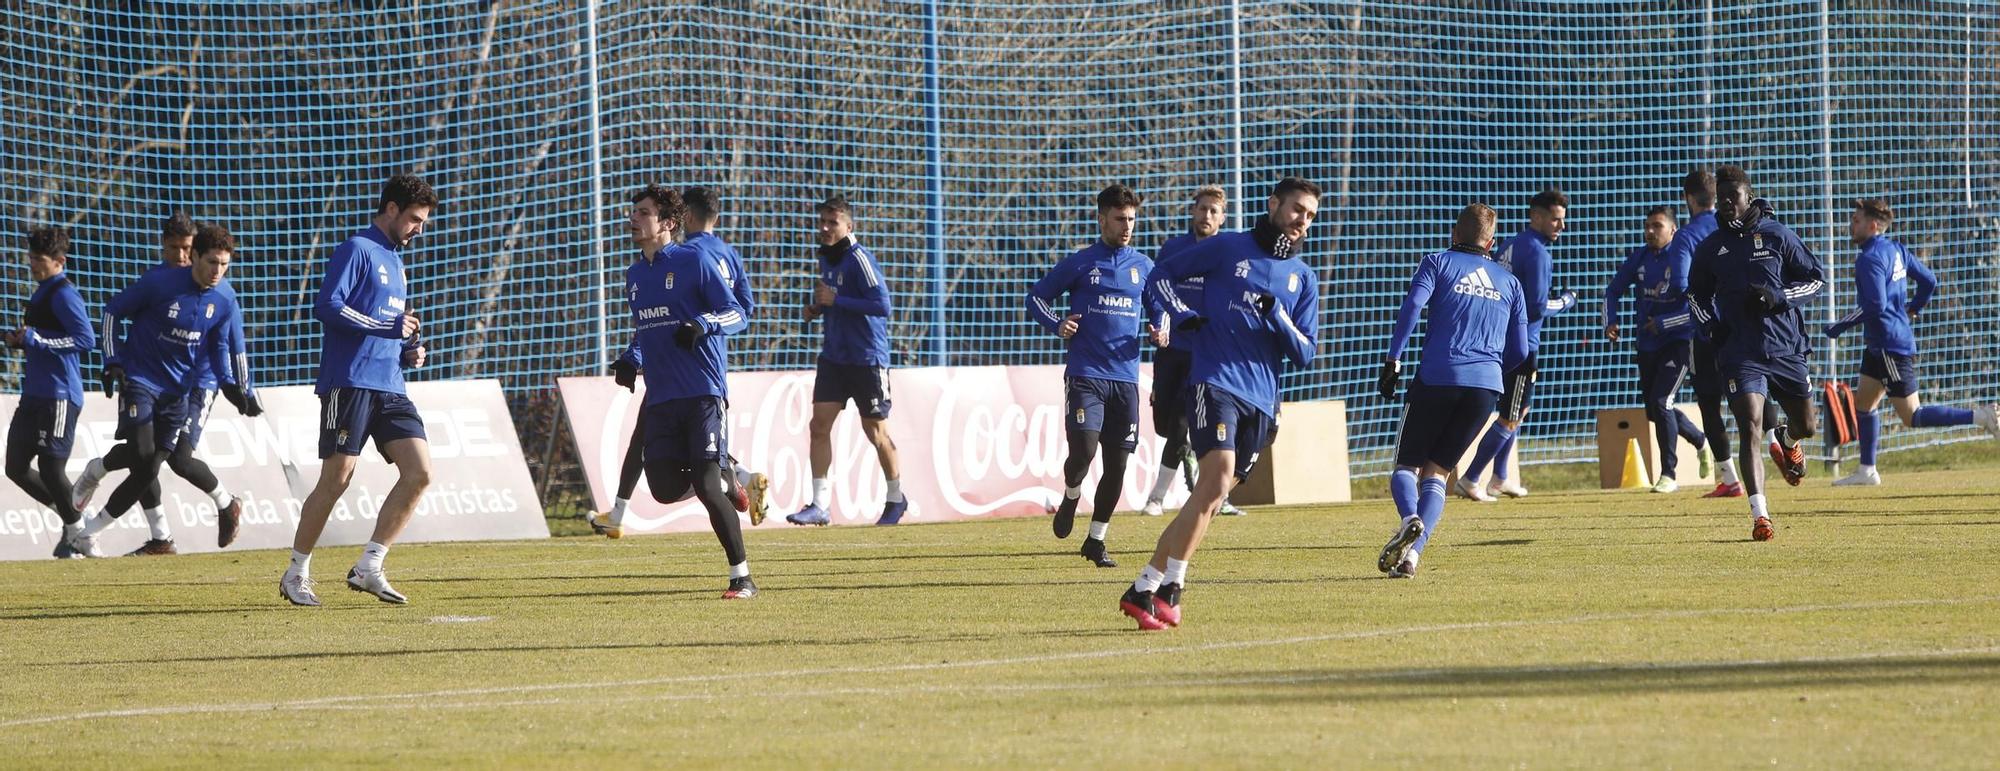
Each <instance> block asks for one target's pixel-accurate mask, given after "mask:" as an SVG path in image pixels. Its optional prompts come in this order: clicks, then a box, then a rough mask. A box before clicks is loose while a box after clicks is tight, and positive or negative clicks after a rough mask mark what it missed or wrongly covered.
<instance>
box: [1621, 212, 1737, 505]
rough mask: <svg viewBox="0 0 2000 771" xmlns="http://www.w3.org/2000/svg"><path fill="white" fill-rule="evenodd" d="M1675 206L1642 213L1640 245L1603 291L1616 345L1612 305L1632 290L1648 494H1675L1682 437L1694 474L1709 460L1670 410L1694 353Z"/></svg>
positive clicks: (1702, 443) (1685, 252) (1688, 425)
mask: <svg viewBox="0 0 2000 771" xmlns="http://www.w3.org/2000/svg"><path fill="white" fill-rule="evenodd" d="M1675 225H1676V222H1675V217H1674V207H1671V206H1657V207H1654V208H1653V210H1652V211H1649V212H1647V213H1646V223H1645V227H1644V233H1645V241H1646V243H1645V245H1644V246H1640V247H1638V248H1635V249H1633V250H1632V252H1631V253H1630V254H1628V255H1626V256H1625V262H1624V263H1623V264H1621V265H1619V266H1618V272H1617V273H1616V274H1615V275H1613V276H1612V278H1611V285H1610V286H1607V287H1605V288H1604V338H1605V339H1606V340H1610V341H1611V342H1614V343H1615V342H1618V338H1619V333H1618V300H1619V299H1620V298H1622V297H1624V296H1625V290H1627V289H1630V288H1632V287H1633V285H1634V284H1637V286H1638V293H1637V296H1635V297H1633V298H1632V326H1633V328H1634V329H1636V330H1637V331H1638V333H1637V334H1636V335H1634V336H1633V344H1634V346H1635V347H1636V348H1638V356H1637V357H1636V361H1635V363H1636V364H1637V365H1638V368H1639V398H1640V399H1641V400H1642V401H1643V402H1644V403H1645V405H1646V420H1648V421H1651V422H1652V424H1653V436H1654V440H1655V441H1656V442H1657V443H1658V444H1659V446H1660V479H1659V481H1657V482H1655V483H1654V484H1653V492H1656V493H1672V492H1675V491H1678V490H1680V483H1679V482H1677V481H1675V479H1674V474H1675V469H1677V468H1679V464H1680V440H1681V439H1686V440H1687V441H1689V442H1691V443H1693V444H1694V446H1695V450H1696V452H1697V453H1698V454H1699V455H1700V458H1701V465H1700V469H1701V470H1700V475H1701V476H1708V473H1709V470H1710V469H1709V467H1710V466H1711V465H1712V461H1711V460H1710V458H1709V454H1708V444H1707V442H1708V437H1706V436H1704V435H1702V433H1701V429H1699V428H1695V425H1694V421H1692V420H1688V419H1687V417H1686V416H1683V415H1682V414H1681V411H1680V410H1679V409H1677V408H1675V407H1674V395H1675V394H1677V393H1679V392H1680V390H1681V381H1682V380H1683V379H1685V378H1686V377H1687V372H1688V367H1689V365H1690V363H1691V362H1692V360H1693V356H1694V342H1693V338H1694V328H1695V324H1694V317H1693V316H1692V315H1690V314H1689V313H1688V309H1687V272H1688V262H1689V261H1690V260H1692V259H1693V257H1694V252H1693V250H1692V249H1690V248H1687V247H1686V242H1684V241H1682V240H1680V239H1678V238H1675V231H1676V230H1677V228H1676V227H1675Z"/></svg>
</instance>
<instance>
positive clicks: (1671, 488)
mask: <svg viewBox="0 0 2000 771" xmlns="http://www.w3.org/2000/svg"><path fill="white" fill-rule="evenodd" d="M1680 491H1681V483H1679V482H1676V481H1674V478H1673V477H1660V481H1659V483H1658V484H1655V485H1653V492H1656V493H1661V494H1666V493H1677V492H1680Z"/></svg>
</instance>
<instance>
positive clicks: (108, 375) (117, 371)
mask: <svg viewBox="0 0 2000 771" xmlns="http://www.w3.org/2000/svg"><path fill="white" fill-rule="evenodd" d="M97 384H98V385H101V386H103V387H104V395H105V396H109V397H111V398H113V399H116V398H118V389H120V388H123V387H124V386H125V368H124V367H121V366H119V365H117V364H106V365H104V370H103V371H101V372H99V373H97Z"/></svg>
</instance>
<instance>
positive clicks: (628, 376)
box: [611, 359, 639, 392]
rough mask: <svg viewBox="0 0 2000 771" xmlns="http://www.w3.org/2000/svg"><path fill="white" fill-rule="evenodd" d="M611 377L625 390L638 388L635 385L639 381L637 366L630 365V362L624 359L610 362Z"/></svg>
mask: <svg viewBox="0 0 2000 771" xmlns="http://www.w3.org/2000/svg"><path fill="white" fill-rule="evenodd" d="M611 379H612V381H613V382H616V383H617V384H618V385H620V386H623V387H624V388H625V390H627V391H633V392H637V391H638V390H639V389H638V388H636V387H635V386H636V385H637V384H638V382H639V368H638V367H634V366H632V362H629V361H626V360H624V359H619V360H617V361H614V362H611Z"/></svg>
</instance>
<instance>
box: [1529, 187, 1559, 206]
mask: <svg viewBox="0 0 2000 771" xmlns="http://www.w3.org/2000/svg"><path fill="white" fill-rule="evenodd" d="M1558 206H1561V207H1563V208H1565V209H1567V208H1569V196H1566V195H1563V191H1561V190H1558V189H1556V188H1553V187H1550V188H1544V189H1543V190H1542V192H1539V193H1536V194H1535V197H1533V198H1529V199H1528V210H1529V211H1534V210H1536V209H1540V210H1542V211H1550V210H1552V209H1554V208H1555V207H1558Z"/></svg>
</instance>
